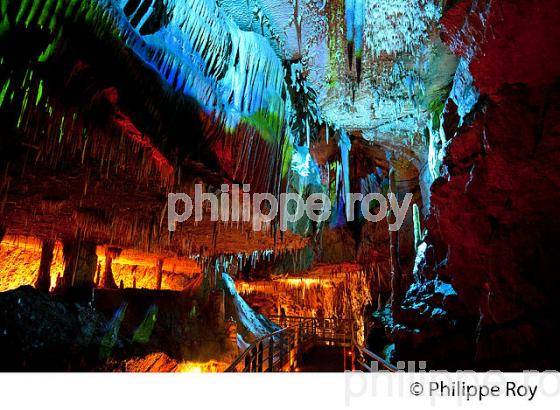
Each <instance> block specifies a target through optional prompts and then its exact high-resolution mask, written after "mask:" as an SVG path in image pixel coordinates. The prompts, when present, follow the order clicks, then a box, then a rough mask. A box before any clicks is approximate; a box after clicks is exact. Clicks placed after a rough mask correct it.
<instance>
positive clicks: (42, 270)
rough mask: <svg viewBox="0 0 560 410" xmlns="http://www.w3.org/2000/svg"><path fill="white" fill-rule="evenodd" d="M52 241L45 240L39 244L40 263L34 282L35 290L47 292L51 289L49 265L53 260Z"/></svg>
mask: <svg viewBox="0 0 560 410" xmlns="http://www.w3.org/2000/svg"><path fill="white" fill-rule="evenodd" d="M53 251H54V241H53V240H52V239H45V240H43V242H42V244H41V262H40V264H39V274H38V275H37V279H36V280H35V289H37V290H40V291H42V292H48V291H49V290H50V288H51V263H52V260H53Z"/></svg>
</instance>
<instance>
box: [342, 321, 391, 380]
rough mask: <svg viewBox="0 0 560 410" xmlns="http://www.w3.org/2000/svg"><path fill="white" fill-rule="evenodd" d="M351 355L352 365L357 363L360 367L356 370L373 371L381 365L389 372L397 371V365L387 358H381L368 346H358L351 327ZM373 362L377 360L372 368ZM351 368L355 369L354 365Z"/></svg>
mask: <svg viewBox="0 0 560 410" xmlns="http://www.w3.org/2000/svg"><path fill="white" fill-rule="evenodd" d="M356 352H357V354H356ZM352 355H353V356H354V357H353V359H354V360H353V361H352V365H353V366H354V365H355V364H357V365H358V366H359V367H360V368H359V369H358V370H362V371H363V370H365V371H366V372H373V371H377V370H379V367H382V368H383V369H385V370H387V371H389V372H397V371H398V369H397V367H395V366H394V365H392V364H391V363H390V362H389V361H388V360H385V359H383V358H382V357H381V356H379V355H377V354H375V353H373V352H372V351H371V350H369V349H368V348H366V347H363V346H360V345H359V344H358V342H357V340H356V333H355V329H352ZM367 359H369V365H368V364H367V362H366V360H367ZM374 362H377V363H378V364H379V366H377V368H374V365H373V363H374ZM352 370H355V369H354V367H353V368H352Z"/></svg>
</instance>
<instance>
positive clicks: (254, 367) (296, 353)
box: [226, 318, 317, 372]
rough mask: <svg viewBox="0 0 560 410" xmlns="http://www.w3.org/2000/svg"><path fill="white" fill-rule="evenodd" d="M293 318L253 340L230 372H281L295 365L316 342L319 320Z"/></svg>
mask: <svg viewBox="0 0 560 410" xmlns="http://www.w3.org/2000/svg"><path fill="white" fill-rule="evenodd" d="M302 319H303V318H302ZM291 322H292V323H291V324H289V325H288V326H287V327H284V328H283V329H280V330H278V331H276V332H273V333H270V334H268V335H266V336H263V337H261V338H259V339H257V340H256V341H255V342H253V343H252V344H251V345H250V346H249V347H248V348H247V349H245V351H244V352H243V353H241V355H239V356H238V357H237V359H236V360H235V361H234V362H233V363H232V364H231V365H230V366H229V367H228V368H227V369H226V372H280V371H285V370H289V369H293V368H295V366H296V365H297V362H298V360H300V358H301V354H303V352H304V351H305V350H307V348H309V346H308V345H310V344H311V343H312V341H313V339H314V335H315V334H316V331H317V324H316V321H315V320H314V319H312V318H307V319H305V320H297V321H291Z"/></svg>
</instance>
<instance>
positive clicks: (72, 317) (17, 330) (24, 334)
mask: <svg viewBox="0 0 560 410" xmlns="http://www.w3.org/2000/svg"><path fill="white" fill-rule="evenodd" d="M104 325H105V318H104V317H103V315H101V314H99V313H98V312H96V311H95V310H94V309H92V308H91V307H88V306H83V305H79V304H72V303H63V302H58V301H56V300H54V299H53V298H52V296H49V295H48V294H45V293H43V292H39V291H37V290H35V289H33V288H32V287H31V286H22V287H20V288H18V289H16V290H11V291H8V292H4V293H1V294H0V369H1V370H2V371H7V370H11V371H15V370H17V371H21V370H28V371H47V370H48V371H67V370H74V371H76V370H84V369H87V368H92V367H93V366H95V365H96V364H97V363H98V360H99V359H98V352H99V346H100V343H101V338H102V335H103V331H104V330H103V329H104Z"/></svg>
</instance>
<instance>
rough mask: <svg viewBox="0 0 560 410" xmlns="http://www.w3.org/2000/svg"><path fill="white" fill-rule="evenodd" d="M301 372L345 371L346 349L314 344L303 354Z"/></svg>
mask: <svg viewBox="0 0 560 410" xmlns="http://www.w3.org/2000/svg"><path fill="white" fill-rule="evenodd" d="M299 371H300V372H319V373H324V372H342V371H344V349H343V348H342V347H335V346H313V347H312V348H311V349H309V350H308V351H307V352H305V353H304V354H303V356H302V360H301V364H300V366H299Z"/></svg>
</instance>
